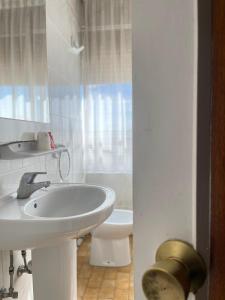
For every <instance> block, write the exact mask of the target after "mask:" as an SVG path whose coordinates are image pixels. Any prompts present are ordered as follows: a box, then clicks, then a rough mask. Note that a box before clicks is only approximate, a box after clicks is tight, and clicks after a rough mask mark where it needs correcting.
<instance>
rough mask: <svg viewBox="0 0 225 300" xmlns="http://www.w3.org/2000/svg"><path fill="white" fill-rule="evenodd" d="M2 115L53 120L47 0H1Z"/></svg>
mask: <svg viewBox="0 0 225 300" xmlns="http://www.w3.org/2000/svg"><path fill="white" fill-rule="evenodd" d="M0 117H7V118H16V119H24V120H30V121H39V122H40V121H41V122H48V121H49V104H48V89H47V47H46V15H45V1H44V0H0Z"/></svg>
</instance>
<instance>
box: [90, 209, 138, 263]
mask: <svg viewBox="0 0 225 300" xmlns="http://www.w3.org/2000/svg"><path fill="white" fill-rule="evenodd" d="M132 231H133V212H132V211H131V210H124V209H114V211H113V212H112V214H111V216H110V217H109V218H108V219H107V220H106V221H105V222H104V223H103V224H101V225H100V226H98V227H97V228H96V229H95V230H93V232H92V242H91V255H90V264H91V265H95V266H109V267H113V266H115V267H119V266H126V265H129V264H130V262H131V255H130V243H129V235H130V234H132Z"/></svg>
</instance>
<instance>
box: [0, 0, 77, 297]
mask: <svg viewBox="0 0 225 300" xmlns="http://www.w3.org/2000/svg"><path fill="white" fill-rule="evenodd" d="M78 3H79V0H77V1H73V0H64V1H62V0H46V8H47V31H48V32H47V42H48V56H49V98H50V114H51V115H50V117H51V123H50V124H41V123H34V122H24V121H17V120H9V119H1V118H0V141H9V140H17V139H18V138H19V137H20V136H21V134H22V133H23V132H24V131H35V132H37V131H42V130H48V129H51V130H52V132H53V134H54V136H55V139H56V142H57V143H62V144H65V145H66V146H67V147H68V148H69V149H70V152H71V154H72V172H71V175H70V177H69V180H70V181H73V182H74V181H80V180H82V165H80V162H81V157H82V151H81V148H80V145H81V142H80V141H81V132H80V101H79V100H80V99H79V85H80V58H79V57H77V56H74V55H71V54H70V53H69V51H68V49H69V46H70V35H71V33H72V31H73V34H74V35H75V36H76V37H78V32H79V12H78V9H79V6H78ZM66 34H67V35H66ZM65 159H66V158H65ZM65 163H66V161H65ZM45 170H46V171H47V172H48V179H50V180H51V181H52V182H59V180H60V179H59V176H58V173H57V160H56V159H53V158H52V157H51V156H46V157H41V158H35V159H24V160H16V161H1V160H0V197H1V196H3V195H5V194H8V193H10V192H14V191H15V190H16V189H17V187H18V184H19V180H20V178H21V176H22V174H23V173H24V172H28V171H45ZM38 179H40V180H45V179H47V178H40V177H39V178H38ZM15 230H16V229H15ZM0 249H1V241H0ZM28 254H29V253H28ZM20 264H22V260H21V255H20V253H19V252H15V271H16V270H17V267H18V266H19V265H20ZM8 268H9V253H8V252H6V251H4V252H3V251H0V288H1V287H6V288H8V287H9V276H8ZM15 289H16V290H17V291H19V300H33V295H32V277H31V275H23V276H22V277H21V278H17V276H15ZM43 300H44V299H43Z"/></svg>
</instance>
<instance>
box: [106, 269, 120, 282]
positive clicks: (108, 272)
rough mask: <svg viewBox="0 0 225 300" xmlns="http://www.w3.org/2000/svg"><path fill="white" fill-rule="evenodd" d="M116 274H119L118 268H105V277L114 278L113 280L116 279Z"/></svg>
mask: <svg viewBox="0 0 225 300" xmlns="http://www.w3.org/2000/svg"><path fill="white" fill-rule="evenodd" d="M116 276H117V270H115V269H114V270H112V268H110V269H106V270H105V274H104V279H113V280H115V279H116Z"/></svg>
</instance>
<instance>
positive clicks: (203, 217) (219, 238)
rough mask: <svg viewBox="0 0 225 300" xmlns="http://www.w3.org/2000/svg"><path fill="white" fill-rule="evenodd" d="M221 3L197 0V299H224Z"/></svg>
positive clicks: (224, 23) (224, 47)
mask: <svg viewBox="0 0 225 300" xmlns="http://www.w3.org/2000/svg"><path fill="white" fill-rule="evenodd" d="M224 37H225V2H224V1H223V0H217V1H213V0H198V96H197V97H198V127H197V128H198V129H197V145H198V147H197V216H196V217H197V249H198V250H199V252H200V253H201V254H202V255H203V257H204V259H205V261H206V264H207V266H208V278H207V281H206V284H205V285H204V287H203V288H202V289H201V290H200V291H199V293H198V294H197V299H198V300H205V299H209V300H224V299H225V285H224V282H225V255H224V252H225V122H224V121H225V38H224Z"/></svg>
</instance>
